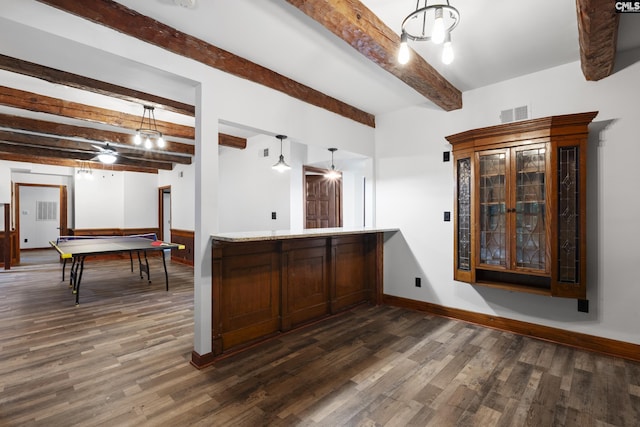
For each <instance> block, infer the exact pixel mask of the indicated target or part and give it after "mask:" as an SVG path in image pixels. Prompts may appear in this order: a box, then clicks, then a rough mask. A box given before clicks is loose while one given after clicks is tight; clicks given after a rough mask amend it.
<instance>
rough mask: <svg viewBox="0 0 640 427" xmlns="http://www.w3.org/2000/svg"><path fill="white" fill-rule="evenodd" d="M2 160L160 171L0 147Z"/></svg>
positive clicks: (144, 171) (110, 169)
mask: <svg viewBox="0 0 640 427" xmlns="http://www.w3.org/2000/svg"><path fill="white" fill-rule="evenodd" d="M0 160H7V161H13V162H24V163H37V164H40V165H53V166H65V167H71V168H75V167H82V166H85V167H86V166H87V165H90V166H91V169H94V170H96V169H98V170H102V169H104V170H109V171H126V172H142V173H155V174H157V173H158V169H153V168H145V167H140V166H130V165H119V164H117V163H114V164H112V165H105V164H102V163H100V162H92V161H88V162H85V163H86V164H85V165H82V162H83V161H79V160H70V159H61V158H56V157H35V156H32V155H24V154H16V153H12V152H3V151H2V150H1V149H0Z"/></svg>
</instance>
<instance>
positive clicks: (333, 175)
mask: <svg viewBox="0 0 640 427" xmlns="http://www.w3.org/2000/svg"><path fill="white" fill-rule="evenodd" d="M328 150H329V151H331V169H329V170H328V171H327V173H325V174H324V177H325V178H329V179H338V178H340V177H341V176H342V174H340V172H338V171H337V170H336V165H334V164H333V153H335V152H336V151H338V149H337V148H329V149H328Z"/></svg>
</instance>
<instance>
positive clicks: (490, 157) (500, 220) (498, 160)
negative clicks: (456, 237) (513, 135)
mask: <svg viewBox="0 0 640 427" xmlns="http://www.w3.org/2000/svg"><path fill="white" fill-rule="evenodd" d="M507 157H508V152H507V151H505V150H493V151H491V152H483V153H479V155H478V169H479V173H478V178H479V185H478V189H479V197H478V199H479V200H478V208H479V228H480V230H479V231H480V235H479V238H480V239H479V245H480V247H479V249H480V250H479V251H478V257H479V259H478V260H479V262H480V264H486V265H491V266H499V267H504V268H506V267H507V234H506V232H507V218H506V202H507V200H506V196H507V195H506V188H505V184H506V181H505V179H506V170H507Z"/></svg>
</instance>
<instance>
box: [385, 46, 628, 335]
mask: <svg viewBox="0 0 640 427" xmlns="http://www.w3.org/2000/svg"><path fill="white" fill-rule="evenodd" d="M624 59H625V58H624V57H622V58H618V63H625V64H626V63H632V62H631V61H625V60H624ZM638 75H640V64H639V63H635V64H633V65H628V66H626V68H623V69H621V70H619V71H618V72H617V73H615V74H614V75H612V76H610V77H608V78H606V79H604V80H602V81H599V82H587V81H585V79H584V77H583V75H582V73H581V71H580V65H579V64H578V63H572V64H567V65H564V66H561V67H557V68H554V69H550V70H546V71H542V72H539V73H535V74H531V75H528V76H524V77H521V78H517V79H513V80H509V81H505V82H502V83H499V84H496V85H492V86H488V87H484V88H480V89H477V90H474V91H470V92H467V93H464V96H463V102H464V108H463V109H462V110H458V111H455V112H451V113H446V112H441V111H435V110H430V109H426V108H412V109H408V110H406V111H401V112H396V113H392V114H386V115H383V116H379V117H377V118H376V122H377V130H376V158H377V164H376V173H377V175H376V186H377V193H376V214H377V225H378V226H379V227H399V228H400V230H401V232H400V233H397V234H395V235H393V236H391V237H389V238H388V240H387V242H386V245H385V258H386V259H385V268H384V272H385V292H386V293H387V294H391V295H397V296H401V297H406V298H411V299H415V300H420V301H428V302H432V303H435V304H440V305H443V306H447V307H454V308H460V309H465V310H471V311H475V312H480V313H486V314H492V315H498V316H502V317H507V318H511V319H517V320H523V321H527V322H532V323H536V324H541V325H547V326H552V327H557V328H561V329H566V330H573V331H579V332H582V333H586V334H591V335H596V336H602V337H607V338H612V339H619V340H622V341H626V342H632V343H640V336H639V335H638V332H637V325H638V324H640V310H638V309H637V301H639V300H640V287H638V286H637V282H638V279H637V275H636V274H635V268H634V267H635V266H636V265H638V264H640V252H638V251H636V250H633V248H635V247H636V246H637V242H638V241H640V228H639V227H637V220H638V218H640V198H638V197H637V191H636V190H635V182H636V181H637V179H635V178H634V175H633V171H635V170H636V169H637V167H636V164H637V162H638V159H639V158H640V144H638V137H637V134H638V133H637V120H638V117H640V103H639V102H638V90H637V89H635V88H636V87H637V86H636V85H637V76H638ZM520 105H530V106H531V109H532V116H533V117H534V118H536V117H545V116H549V115H559V114H570V113H580V112H587V111H599V112H600V113H599V114H598V116H597V117H596V118H595V120H594V123H592V125H591V126H590V128H589V130H590V137H589V148H588V179H587V181H588V188H587V192H588V194H587V197H588V199H587V214H588V224H587V228H588V230H587V244H588V253H587V276H588V278H587V283H588V284H587V289H588V295H587V297H588V299H589V300H590V312H589V313H580V312H578V311H577V305H576V301H575V300H571V299H562V298H551V297H545V296H538V295H532V294H526V293H518V292H509V291H503V290H498V289H490V288H483V287H473V286H471V285H468V284H465V283H460V282H455V281H453V279H452V277H453V242H452V240H453V229H452V224H453V222H444V221H443V212H444V211H452V210H453V169H452V168H453V162H449V163H443V162H442V151H447V150H449V149H450V146H449V145H448V144H447V143H446V140H445V139H444V138H445V136H447V135H450V134H454V133H457V132H462V131H466V130H469V129H474V128H478V127H484V126H490V125H495V124H498V123H499V113H500V111H501V110H502V109H505V108H509V107H516V106H520ZM416 123H419V124H421V125H416ZM417 276H419V277H422V278H423V285H422V287H421V288H416V287H414V278H415V277H417Z"/></svg>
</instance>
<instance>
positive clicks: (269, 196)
mask: <svg viewBox="0 0 640 427" xmlns="http://www.w3.org/2000/svg"><path fill="white" fill-rule="evenodd" d="M290 146H291V143H290V142H289V141H285V142H283V149H282V152H283V155H284V158H285V161H286V162H287V163H288V164H289V165H291V164H292V163H291V155H290V150H289V147H290ZM265 149H269V156H267V157H264V155H263V154H264V150H265ZM279 157H280V141H279V140H277V139H275V138H274V137H269V136H265V135H259V136H255V137H252V138H249V139H248V140H247V148H245V149H244V150H239V149H237V148H229V147H220V148H219V158H218V163H219V169H218V174H219V175H218V177H219V183H220V188H219V193H218V195H219V199H218V203H219V207H220V215H219V227H220V231H221V232H228V231H264V230H288V229H289V228H290V219H289V213H290V194H289V193H290V180H291V173H290V172H291V171H285V172H282V173H280V172H278V171H275V170H273V169H272V168H271V166H273V165H274V164H275V163H276V162H277V161H278V159H279ZM300 208H302V207H301V206H300ZM272 212H275V213H276V219H275V220H273V219H271V213H272Z"/></svg>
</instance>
